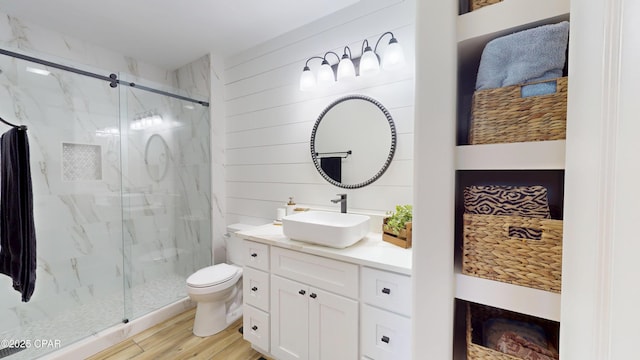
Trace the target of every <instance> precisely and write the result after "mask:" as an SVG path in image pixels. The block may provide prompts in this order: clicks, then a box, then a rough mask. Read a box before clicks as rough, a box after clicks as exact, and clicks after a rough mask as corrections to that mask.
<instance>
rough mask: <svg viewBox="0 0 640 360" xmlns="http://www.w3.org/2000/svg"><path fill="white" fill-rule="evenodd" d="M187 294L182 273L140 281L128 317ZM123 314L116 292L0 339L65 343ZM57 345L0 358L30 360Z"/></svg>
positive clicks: (93, 330) (4, 359)
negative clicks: (141, 282) (130, 314)
mask: <svg viewBox="0 0 640 360" xmlns="http://www.w3.org/2000/svg"><path fill="white" fill-rule="evenodd" d="M186 296H187V293H186V289H185V278H184V277H182V276H177V275H175V276H166V277H164V278H162V279H155V280H151V281H148V282H146V283H144V284H140V285H138V286H136V287H134V288H133V291H132V296H131V299H133V301H128V303H127V306H128V307H129V308H131V307H132V311H131V313H132V314H133V315H132V316H131V318H130V320H132V319H135V318H138V317H140V316H142V315H145V314H147V313H149V312H151V311H153V310H157V309H159V308H161V307H163V306H165V305H168V304H170V303H173V302H175V301H177V300H180V299H183V298H185V297H186ZM130 302H132V303H130ZM127 315H129V314H127ZM123 318H124V299H123V298H122V294H121V293H117V294H114V295H113V296H107V297H104V298H102V299H97V300H96V301H93V302H90V303H86V304H82V305H80V306H78V307H76V308H74V309H71V310H69V311H67V312H65V313H63V314H60V315H58V316H55V317H52V318H46V319H41V320H38V321H33V322H31V323H28V324H27V325H26V326H23V327H22V328H21V329H15V331H13V332H2V333H0V339H24V340H31V343H32V344H33V343H34V341H35V340H36V339H48V340H60V344H61V345H62V347H64V346H68V345H71V344H73V343H74V342H76V341H79V340H82V339H84V338H86V337H88V336H90V335H94V334H96V333H98V332H100V331H102V330H105V329H106V328H109V327H111V326H113V325H116V324H118V323H120V321H122V319H123ZM59 349H60V348H56V347H55V346H52V347H50V348H47V347H41V348H39V349H36V348H35V346H32V347H31V348H29V349H25V350H23V351H20V352H17V353H14V354H12V355H9V356H6V357H3V358H2V360H32V359H35V358H37V357H40V356H43V355H45V354H47V353H50V352H52V351H55V350H59ZM0 354H2V353H1V352H0ZM0 356H2V355H0Z"/></svg>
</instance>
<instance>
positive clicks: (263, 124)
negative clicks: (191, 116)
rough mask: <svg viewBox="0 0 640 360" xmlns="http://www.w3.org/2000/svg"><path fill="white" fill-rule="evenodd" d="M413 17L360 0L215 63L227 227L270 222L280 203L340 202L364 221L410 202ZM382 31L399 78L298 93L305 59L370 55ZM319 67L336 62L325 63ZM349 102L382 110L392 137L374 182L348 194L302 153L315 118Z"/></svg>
mask: <svg viewBox="0 0 640 360" xmlns="http://www.w3.org/2000/svg"><path fill="white" fill-rule="evenodd" d="M414 12H415V1H414V0H404V1H401V0H362V1H360V2H359V3H358V5H357V6H352V7H349V8H346V9H345V10H343V11H340V12H338V13H335V14H333V15H330V16H329V17H327V18H324V19H322V20H319V21H317V22H316V23H312V24H309V25H307V26H305V27H303V28H300V29H298V30H296V31H294V32H291V33H288V34H285V35H283V36H281V37H279V38H276V39H274V40H272V41H269V42H267V43H263V44H260V45H259V46H256V47H255V48H253V49H250V50H249V51H246V52H243V53H241V54H239V55H237V56H235V57H232V58H229V59H225V73H224V82H225V110H226V124H225V127H226V138H225V139H226V146H225V157H226V162H225V171H226V222H227V224H231V223H236V222H243V223H248V224H256V225H257V224H264V223H267V222H270V221H272V220H273V219H274V218H275V215H276V209H277V208H278V207H283V206H284V205H285V203H286V201H287V199H288V197H289V196H293V197H294V198H295V200H296V202H297V203H298V204H301V205H306V206H310V207H312V208H326V209H336V210H339V206H338V205H334V204H332V203H331V202H330V200H331V199H334V198H336V194H338V193H347V194H348V203H349V204H348V205H349V211H350V212H362V213H370V214H383V213H384V212H386V211H388V210H392V209H393V208H394V207H395V205H396V204H410V203H412V196H413V184H412V179H413V119H414V109H413V105H414V46H415V45H414V35H415V27H414V23H415V14H414ZM386 31H392V32H393V33H394V35H395V36H396V38H397V39H398V41H399V42H400V44H401V45H402V47H403V49H404V52H405V56H406V59H407V64H406V66H405V68H404V69H401V70H399V71H396V72H391V73H385V72H381V73H380V74H379V75H377V76H375V77H372V78H368V79H357V81H355V82H353V83H350V84H336V85H335V86H333V87H332V88H330V89H328V90H322V91H312V92H301V91H300V90H299V88H298V81H299V76H300V74H301V72H302V68H303V67H304V63H305V61H306V59H308V58H309V57H311V56H314V55H320V56H322V55H323V54H324V53H325V52H326V51H329V50H331V51H335V52H336V53H338V54H340V55H341V54H342V51H343V50H342V49H343V47H344V46H345V45H349V46H350V48H351V49H352V51H353V54H354V56H359V55H360V53H361V49H360V47H361V44H362V41H363V40H364V39H368V40H369V42H372V44H371V45H372V46H374V45H375V41H376V40H377V39H378V37H379V36H380V35H381V34H383V33H384V32H386ZM389 38H390V37H389V36H388V35H387V36H386V37H385V38H384V39H383V41H381V45H380V47H379V49H382V50H384V48H385V47H386V43H388V41H389ZM332 59H333V60H332ZM315 61H317V60H315ZM329 61H332V63H335V62H337V59H335V57H330V58H329ZM311 66H312V69H317V68H318V67H319V64H318V63H316V62H312V63H311ZM349 94H362V95H367V96H370V97H372V98H374V99H376V100H378V101H380V102H381V103H382V104H383V105H384V106H385V107H386V108H387V109H388V110H389V111H390V113H391V115H392V117H393V119H394V121H395V124H396V130H397V132H398V144H397V145H398V147H397V151H396V154H395V157H394V159H393V162H392V163H391V166H390V167H389V169H388V170H387V172H386V173H385V174H384V175H383V176H382V177H381V178H380V179H379V180H378V181H376V182H375V183H373V184H371V185H369V186H367V187H364V188H361V189H355V190H346V189H341V188H338V187H335V186H333V185H330V184H329V183H327V182H326V181H325V180H324V179H323V178H322V177H321V176H320V175H319V174H318V172H317V171H316V169H315V167H314V165H313V161H312V160H311V155H310V150H309V140H310V135H311V130H312V128H313V125H314V123H315V121H316V119H317V117H318V115H319V114H320V113H321V111H322V110H323V109H324V108H325V107H326V106H327V105H329V104H330V103H331V102H333V101H334V100H336V99H337V98H339V97H342V96H345V95H349ZM362 131H363V133H362V134H356V135H354V136H367V134H366V131H367V129H363V130H362Z"/></svg>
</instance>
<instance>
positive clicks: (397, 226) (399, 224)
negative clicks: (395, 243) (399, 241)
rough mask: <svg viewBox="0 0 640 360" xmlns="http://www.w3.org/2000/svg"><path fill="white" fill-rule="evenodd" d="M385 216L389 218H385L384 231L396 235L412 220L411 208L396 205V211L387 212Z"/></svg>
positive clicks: (409, 206)
mask: <svg viewBox="0 0 640 360" xmlns="http://www.w3.org/2000/svg"><path fill="white" fill-rule="evenodd" d="M387 215H388V216H389V217H388V218H387V224H386V225H385V230H387V231H391V232H392V233H394V234H396V235H398V234H399V233H400V230H402V229H404V228H405V224H406V223H408V222H411V220H412V219H413V206H411V205H396V211H395V212H393V211H388V212H387Z"/></svg>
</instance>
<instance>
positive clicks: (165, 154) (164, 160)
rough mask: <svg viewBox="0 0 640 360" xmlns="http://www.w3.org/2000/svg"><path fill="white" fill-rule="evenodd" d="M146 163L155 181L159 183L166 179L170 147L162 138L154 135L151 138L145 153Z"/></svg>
mask: <svg viewBox="0 0 640 360" xmlns="http://www.w3.org/2000/svg"><path fill="white" fill-rule="evenodd" d="M144 163H145V165H146V167H147V173H148V174H149V177H150V178H151V179H152V180H153V181H156V182H157V181H160V180H162V179H163V178H164V177H165V175H166V174H167V169H168V167H169V147H168V146H167V143H166V142H165V141H164V139H163V138H162V136H160V135H158V134H153V135H151V137H149V140H147V146H146V148H145V151H144Z"/></svg>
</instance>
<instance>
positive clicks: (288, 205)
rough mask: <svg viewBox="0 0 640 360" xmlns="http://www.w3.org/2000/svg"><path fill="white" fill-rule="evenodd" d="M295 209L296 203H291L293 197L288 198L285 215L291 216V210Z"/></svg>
mask: <svg viewBox="0 0 640 360" xmlns="http://www.w3.org/2000/svg"><path fill="white" fill-rule="evenodd" d="M295 208H296V203H295V202H293V196H291V197H289V202H288V203H287V215H291V214H293V210H294V209H295Z"/></svg>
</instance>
